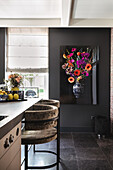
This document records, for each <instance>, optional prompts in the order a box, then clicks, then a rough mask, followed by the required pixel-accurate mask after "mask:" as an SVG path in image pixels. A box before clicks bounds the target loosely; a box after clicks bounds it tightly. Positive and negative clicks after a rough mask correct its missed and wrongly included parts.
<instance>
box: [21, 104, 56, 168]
mask: <svg viewBox="0 0 113 170" xmlns="http://www.w3.org/2000/svg"><path fill="white" fill-rule="evenodd" d="M56 127H57V128H56ZM58 133H59V113H58V108H57V107H56V106H50V105H42V104H37V105H34V106H33V110H28V111H25V129H24V130H23V131H22V138H21V139H22V140H21V141H22V144H23V145H25V170H26V169H47V168H51V167H53V166H55V165H57V169H59V148H58V147H59V146H58V142H57V152H56V153H55V152H52V151H47V150H39V151H37V152H46V153H47V152H48V153H50V154H55V155H57V161H56V162H55V163H53V164H51V165H46V166H38V167H37V166H35V167H33V166H28V145H35V144H43V143H47V142H50V141H52V140H55V139H57V141H58V137H57V136H59V134H58Z"/></svg>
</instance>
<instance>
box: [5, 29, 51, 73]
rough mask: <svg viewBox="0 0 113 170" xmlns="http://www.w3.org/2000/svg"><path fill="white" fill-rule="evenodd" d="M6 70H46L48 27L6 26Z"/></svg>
mask: <svg viewBox="0 0 113 170" xmlns="http://www.w3.org/2000/svg"><path fill="white" fill-rule="evenodd" d="M7 46H8V51H7V71H19V72H37V73H38V72H47V71H48V29H47V28H8V40H7Z"/></svg>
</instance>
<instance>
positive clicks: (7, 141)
mask: <svg viewBox="0 0 113 170" xmlns="http://www.w3.org/2000/svg"><path fill="white" fill-rule="evenodd" d="M8 147H9V140H8V138H6V140H5V144H4V148H8Z"/></svg>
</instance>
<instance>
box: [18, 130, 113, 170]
mask: <svg viewBox="0 0 113 170" xmlns="http://www.w3.org/2000/svg"><path fill="white" fill-rule="evenodd" d="M60 146H61V150H60V152H61V156H60V157H61V163H60V168H59V170H112V169H113V139H100V140H99V139H97V138H96V137H95V135H93V134H82V133H61V142H60ZM36 149H38V150H39V149H48V150H51V151H55V150H56V141H52V142H49V143H47V144H43V145H37V146H36ZM22 157H23V149H22ZM54 161H55V156H54V155H48V154H39V153H34V152H33V147H32V148H31V149H30V151H29V165H35V166H36V165H40V166H41V165H42V166H43V165H47V164H50V163H52V162H54ZM21 169H22V170H24V165H23V166H22V168H21ZM48 170H56V167H54V168H50V169H48Z"/></svg>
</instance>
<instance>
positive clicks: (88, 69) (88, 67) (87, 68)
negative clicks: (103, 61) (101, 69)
mask: <svg viewBox="0 0 113 170" xmlns="http://www.w3.org/2000/svg"><path fill="white" fill-rule="evenodd" d="M85 69H86V70H87V71H90V70H91V69H92V66H91V64H89V63H88V64H86V66H85Z"/></svg>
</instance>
